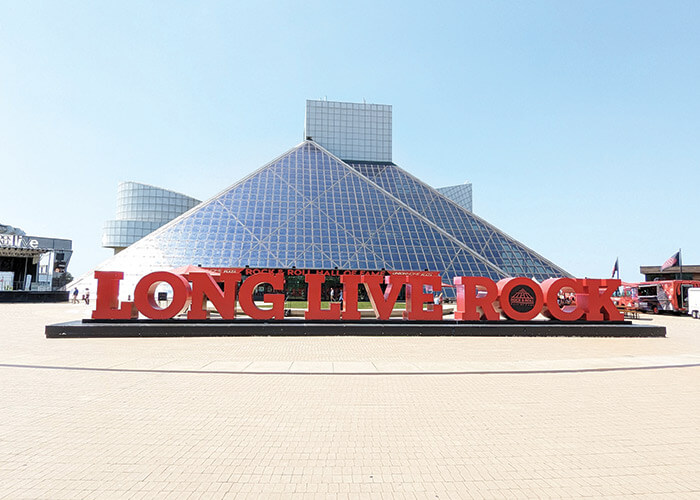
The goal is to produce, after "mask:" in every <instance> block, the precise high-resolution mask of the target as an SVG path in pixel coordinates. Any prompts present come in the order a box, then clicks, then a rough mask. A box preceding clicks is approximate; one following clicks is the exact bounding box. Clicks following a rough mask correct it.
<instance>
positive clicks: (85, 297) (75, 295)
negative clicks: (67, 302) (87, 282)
mask: <svg viewBox="0 0 700 500" xmlns="http://www.w3.org/2000/svg"><path fill="white" fill-rule="evenodd" d="M79 293H80V292H79V291H78V287H77V286H76V287H75V288H74V289H73V299H72V300H71V302H72V303H73V304H79V303H80V301H79V300H78V294H79ZM81 300H82V301H83V302H85V303H86V304H87V305H90V289H89V288H86V289H85V293H84V294H83V296H82V298H81Z"/></svg>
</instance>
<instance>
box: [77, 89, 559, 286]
mask: <svg viewBox="0 0 700 500" xmlns="http://www.w3.org/2000/svg"><path fill="white" fill-rule="evenodd" d="M304 137H305V138H304V140H303V141H302V142H301V143H300V144H298V145H296V146H295V147H293V148H292V149H290V150H289V151H287V152H285V153H283V154H282V155H280V156H278V157H277V158H275V159H273V160H272V161H270V162H269V163H267V164H266V165H263V166H262V167H260V168H259V169H257V170H255V171H254V172H252V173H251V174H249V175H248V176H246V177H245V178H243V179H241V180H239V181H238V182H236V183H234V184H233V185H231V186H230V187H228V188H226V189H225V190H224V191H222V192H221V193H219V194H217V195H216V196H214V197H213V198H210V199H209V200H206V201H204V202H201V203H199V204H197V205H196V206H194V207H193V208H191V209H190V210H188V211H187V212H185V213H184V214H182V215H180V216H178V217H176V218H175V219H173V220H172V221H170V222H168V223H166V224H164V225H163V226H162V227H159V228H158V229H156V230H155V231H153V232H152V233H150V234H148V235H146V236H145V237H143V238H142V239H140V240H138V241H136V242H134V243H133V244H131V245H129V246H127V247H126V248H124V249H123V250H122V251H120V252H119V253H117V254H116V255H114V256H113V257H111V258H109V259H108V260H107V261H105V262H103V263H102V264H100V265H99V266H98V267H97V268H96V269H95V270H105V271H123V272H124V274H125V277H124V282H123V285H122V292H121V293H122V295H123V296H124V297H126V296H127V294H129V293H132V292H133V287H134V285H135V283H136V282H137V281H138V279H139V278H140V277H142V276H143V275H145V274H147V273H149V272H152V271H156V270H169V269H174V268H177V267H181V266H187V265H195V266H201V267H217V268H222V267H228V268H245V267H251V268H266V269H290V268H298V269H302V268H303V269H325V270H358V269H361V270H402V271H426V270H427V271H434V272H438V273H440V275H441V276H442V278H443V281H444V282H445V283H452V279H453V278H454V277H456V276H486V277H489V278H491V279H494V280H499V279H501V278H506V277H511V276H527V277H532V278H535V279H537V280H539V281H542V280H545V279H547V278H550V277H562V276H567V277H568V276H571V275H570V274H569V273H567V272H566V271H565V270H563V269H562V268H560V267H558V266H556V265H555V264H553V263H552V262H550V261H549V260H547V259H546V258H544V257H542V256H541V255H539V254H537V253H536V252H534V251H533V250H531V249H529V248H527V247H526V246H525V245H523V244H522V243H520V242H518V241H516V240H515V239H513V238H512V237H510V236H508V235H507V234H505V233H504V232H502V231H500V230H499V229H497V228H496V227H494V226H492V225H491V224H489V223H488V222H486V221H485V220H483V219H481V218H480V217H478V216H476V215H475V214H473V213H472V212H471V211H470V210H468V209H466V208H465V207H463V206H461V205H459V204H457V203H455V202H454V201H453V200H451V199H450V198H448V197H446V196H445V195H443V194H442V193H440V192H438V191H437V190H436V189H434V188H432V187H430V186H429V185H427V184H426V183H424V182H422V181H421V180H419V179H417V178H415V177H414V176H412V175H411V174H409V173H408V172H407V171H405V170H403V169H402V168H401V167H399V166H398V165H396V164H395V163H393V161H392V108H391V106H389V105H379V104H357V103H343V102H333V101H325V100H324V101H307V103H306V126H305V133H304ZM460 190H461V191H462V195H464V194H466V191H467V189H466V188H465V187H462V188H461V189H460ZM468 195H469V202H468V203H469V206H471V185H470V184H469V185H468ZM92 275H93V271H91V272H90V273H89V274H87V275H85V276H84V277H82V278H81V279H80V280H78V281H76V282H75V283H73V284H71V285H70V287H73V286H78V287H80V288H81V289H83V288H86V287H87V288H91V287H94V286H95V282H94V279H93V278H92ZM446 293H447V294H449V293H450V290H449V289H448V290H446Z"/></svg>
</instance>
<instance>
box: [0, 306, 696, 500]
mask: <svg viewBox="0 0 700 500" xmlns="http://www.w3.org/2000/svg"><path fill="white" fill-rule="evenodd" d="M88 311H89V308H88V307H87V306H84V305H68V304H52V305H9V304H0V342H1V345H2V350H1V351H0V352H1V354H0V377H1V378H0V381H1V382H2V383H1V384H0V394H1V396H2V397H1V399H0V408H1V413H0V417H1V418H0V498H8V499H22V498H46V499H62V498H65V499H80V498H99V499H102V498H134V499H137V498H147V499H150V498H173V499H174V498H177V499H195V498H430V499H436V498H440V499H444V498H569V497H596V498H597V497H606V498H630V497H632V498H699V497H700V321H697V320H692V319H690V318H684V317H674V316H661V317H653V319H652V317H651V316H645V317H643V319H642V320H640V322H641V323H645V324H652V322H653V324H662V325H666V326H667V328H668V336H667V338H652V339H609V338H601V339H590V338H445V337H443V338H357V337H328V338H324V337H315V338H298V337H297V338H235V337H225V338H187V339H184V338H162V339H51V340H49V339H46V338H45V337H44V325H46V324H48V323H56V322H63V321H70V320H73V319H78V318H82V317H87V316H88V314H89V312H88Z"/></svg>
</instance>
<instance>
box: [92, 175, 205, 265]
mask: <svg viewBox="0 0 700 500" xmlns="http://www.w3.org/2000/svg"><path fill="white" fill-rule="evenodd" d="M199 203H200V201H199V200H196V199H194V198H191V197H189V196H186V195H184V194H181V193H176V192H174V191H170V190H167V189H163V188H159V187H156V186H149V185H148V184H140V183H138V182H120V183H119V186H118V188H117V218H116V219H115V220H108V221H106V222H105V226H104V232H103V235H102V246H103V247H106V248H113V249H114V253H118V252H120V251H122V250H123V249H124V248H126V247H128V246H129V245H131V244H132V243H134V242H135V241H138V240H140V239H141V238H143V237H144V236H146V235H147V234H150V233H151V232H153V231H154V230H156V229H158V228H159V227H160V226H162V225H163V224H166V223H167V222H170V221H171V220H173V219H174V218H175V217H177V216H178V215H180V214H182V213H185V212H186V211H187V210H189V209H190V208H192V207H194V206H195V205H198V204H199Z"/></svg>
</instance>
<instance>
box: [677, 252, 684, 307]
mask: <svg viewBox="0 0 700 500" xmlns="http://www.w3.org/2000/svg"><path fill="white" fill-rule="evenodd" d="M678 268H679V269H680V274H681V277H680V279H681V280H683V258H682V257H681V249H680V248H679V249H678ZM679 286H680V287H681V309H683V307H685V305H684V304H683V302H684V301H683V281H681V283H680V285H679Z"/></svg>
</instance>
